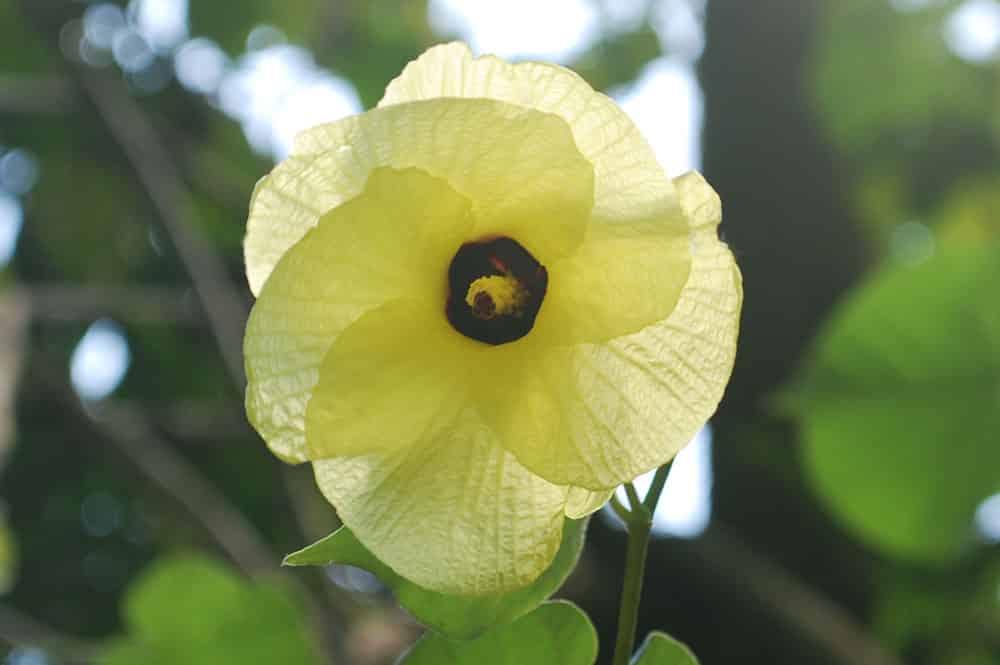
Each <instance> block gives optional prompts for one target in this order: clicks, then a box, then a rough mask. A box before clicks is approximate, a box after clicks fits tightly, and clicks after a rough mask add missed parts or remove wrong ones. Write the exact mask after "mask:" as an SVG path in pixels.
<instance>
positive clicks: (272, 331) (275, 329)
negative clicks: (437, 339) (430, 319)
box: [244, 168, 471, 462]
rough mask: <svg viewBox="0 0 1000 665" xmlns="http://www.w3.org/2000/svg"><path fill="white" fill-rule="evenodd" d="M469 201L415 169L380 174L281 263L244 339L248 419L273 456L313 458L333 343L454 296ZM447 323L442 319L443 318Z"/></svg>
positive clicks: (383, 170)
mask: <svg viewBox="0 0 1000 665" xmlns="http://www.w3.org/2000/svg"><path fill="white" fill-rule="evenodd" d="M470 208H471V206H470V203H469V202H468V200H467V199H465V198H464V197H462V196H461V195H459V194H457V193H456V192H455V191H454V190H452V189H451V188H450V187H449V186H448V184H447V183H446V182H445V181H444V180H441V179H440V178H434V177H432V176H429V175H427V174H426V173H423V172H421V171H419V170H417V169H407V170H403V171H396V170H393V169H388V168H380V169H375V170H374V171H373V172H372V175H371V178H369V180H368V183H367V184H366V186H365V189H364V192H363V193H362V194H361V195H360V196H358V197H356V198H354V199H352V200H351V201H349V202H347V203H345V204H344V205H342V206H340V207H338V208H336V209H334V210H333V211H331V212H330V213H328V214H327V215H325V216H324V217H323V222H322V224H320V225H319V226H317V227H315V228H314V229H313V230H312V231H310V232H309V233H308V234H307V235H306V236H305V237H304V238H303V239H302V240H301V241H300V242H298V244H296V245H295V246H294V247H292V248H291V249H290V250H289V251H288V252H286V253H285V255H284V256H283V257H282V258H281V261H280V262H279V263H278V265H277V267H276V268H275V270H274V272H273V274H272V275H271V278H270V279H269V280H268V281H267V283H266V284H265V286H264V289H263V291H261V293H260V297H259V298H258V299H257V303H256V305H255V306H254V308H253V311H252V312H251V314H250V320H249V321H248V323H247V331H246V337H245V339H244V357H245V362H246V370H247V380H248V385H247V392H246V402H247V414H248V416H249V418H250V421H251V422H252V423H253V425H254V427H256V428H257V431H258V432H260V434H261V436H262V437H263V438H264V440H265V441H267V443H268V445H269V446H270V447H271V450H272V451H273V452H274V453H275V454H277V455H278V456H279V457H282V458H283V459H285V460H286V461H290V462H301V461H303V460H305V459H306V451H305V436H304V431H305V429H304V428H305V415H306V405H307V404H308V402H309V399H310V396H311V394H312V390H313V386H314V385H315V384H316V381H317V379H318V378H319V367H320V363H321V362H322V360H323V357H324V356H325V355H326V353H327V350H328V349H329V348H330V345H331V344H332V343H333V341H334V339H335V338H336V336H337V335H338V334H339V333H340V332H341V330H343V329H344V328H345V327H347V326H348V325H350V324H351V323H352V322H353V321H355V320H356V319H357V318H358V317H360V316H361V315H362V314H363V313H364V312H365V311H367V310H368V309H370V308H372V307H375V306H378V305H380V304H382V303H384V302H387V301H389V300H392V299H396V298H400V297H404V296H406V295H410V294H412V293H427V294H437V295H438V296H439V297H440V298H441V300H442V304H441V310H442V312H443V309H444V304H443V300H444V298H445V294H446V293H447V286H446V274H445V270H444V269H443V268H442V266H447V264H448V261H449V260H450V258H451V256H450V253H451V252H453V251H454V250H453V247H454V246H457V244H459V243H461V242H462V239H463V238H464V236H465V234H466V233H468V230H469V229H470V228H471V218H470ZM442 318H443V317H442Z"/></svg>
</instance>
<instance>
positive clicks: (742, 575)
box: [691, 525, 903, 665]
mask: <svg viewBox="0 0 1000 665" xmlns="http://www.w3.org/2000/svg"><path fill="white" fill-rule="evenodd" d="M691 548H692V550H693V554H694V555H695V556H696V557H698V558H699V559H701V560H702V561H703V563H704V565H705V567H706V568H708V569H710V570H711V571H712V573H713V575H718V576H719V578H720V580H724V581H725V583H726V584H728V585H732V586H733V587H735V588H739V589H742V590H743V591H744V592H745V593H747V594H748V595H750V596H751V597H754V598H756V599H757V600H758V602H759V603H760V605H761V606H763V607H766V608H768V609H770V610H771V611H772V612H773V613H774V614H775V615H776V616H778V617H780V619H781V620H782V622H783V623H784V624H785V625H788V626H794V627H795V628H796V629H798V631H799V632H800V633H801V634H802V635H803V636H804V637H806V638H807V639H809V640H810V641H811V642H813V643H814V644H817V645H821V646H822V647H823V648H824V650H825V651H826V652H827V653H829V654H830V655H831V656H833V657H835V658H836V659H837V660H839V661H840V662H842V663H844V665H903V663H902V661H900V660H898V659H897V658H896V657H895V655H893V654H891V653H889V652H888V651H887V650H886V649H885V648H884V647H883V646H882V645H881V644H879V643H878V642H877V641H875V640H874V639H873V638H872V636H871V635H869V634H868V632H867V631H866V630H865V628H864V626H861V625H859V624H858V622H857V621H856V620H855V619H854V617H852V616H851V615H850V614H849V613H848V612H847V611H846V610H844V609H843V608H842V607H840V606H839V605H837V604H836V603H835V602H833V600H831V599H829V598H827V597H826V596H824V595H823V594H821V593H818V592H817V591H815V590H814V589H812V588H810V587H809V586H808V585H806V584H804V583H803V582H801V581H800V580H798V579H796V578H795V577H794V576H792V575H791V574H790V573H788V572H787V571H785V570H784V569H782V568H781V567H780V566H778V565H777V564H775V563H773V562H771V561H769V560H768V559H766V558H764V557H762V556H761V555H759V554H757V553H755V552H754V551H753V550H751V549H750V548H749V547H747V546H746V545H745V544H744V543H743V542H742V541H741V540H740V539H738V538H736V537H734V536H732V535H730V534H729V533H727V532H726V530H725V529H723V528H722V527H719V526H718V525H713V526H712V527H711V528H709V530H708V531H706V532H705V534H704V535H703V536H702V537H701V538H699V539H698V540H695V541H693V542H692V543H691Z"/></svg>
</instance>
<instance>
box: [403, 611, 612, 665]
mask: <svg viewBox="0 0 1000 665" xmlns="http://www.w3.org/2000/svg"><path fill="white" fill-rule="evenodd" d="M596 658H597V631H595V630H594V626H593V625H592V624H591V623H590V619H588V618H587V615H586V614H584V613H583V612H582V611H581V610H580V608H578V607H577V606H576V605H573V604H572V603H569V602H566V601H555V602H551V603H545V604H543V605H541V606H539V607H538V608H537V609H536V610H535V611H534V612H532V613H531V614H527V615H525V616H523V617H521V618H520V619H518V620H517V621H515V622H514V623H510V624H506V625H503V626H499V627H497V628H496V629H495V630H492V631H490V632H488V633H485V634H484V635H481V636H480V637H478V638H476V639H474V640H463V641H454V640H449V639H448V638H446V637H444V636H443V635H439V634H436V633H427V634H425V635H424V636H423V637H422V638H421V639H420V640H419V641H418V642H417V643H416V644H415V645H413V648H412V649H411V650H410V651H409V652H408V653H407V654H406V655H405V656H403V658H402V660H400V664H399V665H463V664H465V663H471V664H474V665H593V663H594V660H595V659H596Z"/></svg>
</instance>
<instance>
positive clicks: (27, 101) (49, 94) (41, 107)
mask: <svg viewBox="0 0 1000 665" xmlns="http://www.w3.org/2000/svg"><path fill="white" fill-rule="evenodd" d="M76 105H77V95H76V91H75V90H74V89H73V85H72V84H71V83H70V82H69V81H68V80H66V79H64V78H60V77H54V76H53V77H44V78H36V77H30V76H11V75H0V113H25V114H36V113H44V114H47V115H48V114H60V113H69V112H71V111H73V110H74V108H75V107H76Z"/></svg>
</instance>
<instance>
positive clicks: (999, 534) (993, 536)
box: [976, 494, 1000, 543]
mask: <svg viewBox="0 0 1000 665" xmlns="http://www.w3.org/2000/svg"><path fill="white" fill-rule="evenodd" d="M976 530H977V531H979V535H980V536H981V537H982V538H983V540H985V541H986V542H988V543H1000V494H994V495H993V496H991V497H990V498H988V499H986V500H985V501H983V502H982V503H981V504H979V508H977V509H976Z"/></svg>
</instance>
